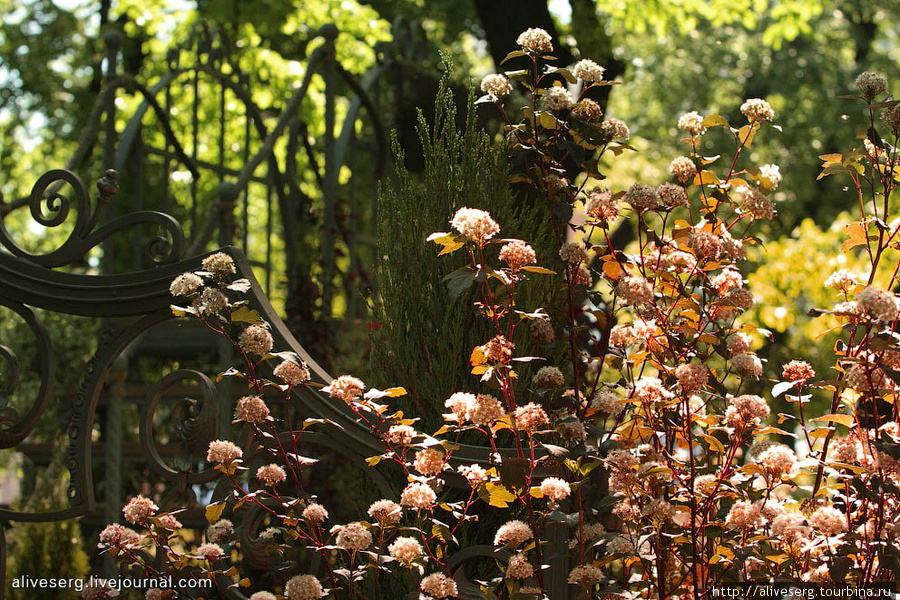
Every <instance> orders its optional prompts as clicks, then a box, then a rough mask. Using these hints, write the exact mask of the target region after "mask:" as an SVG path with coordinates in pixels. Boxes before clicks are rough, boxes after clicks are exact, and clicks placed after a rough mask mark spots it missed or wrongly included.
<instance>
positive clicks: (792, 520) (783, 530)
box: [772, 513, 810, 543]
mask: <svg viewBox="0 0 900 600" xmlns="http://www.w3.org/2000/svg"><path fill="white" fill-rule="evenodd" d="M772 533H773V534H774V535H775V536H777V537H779V538H781V539H783V540H785V541H786V542H788V543H796V542H802V541H805V540H806V538H808V537H809V534H810V528H809V526H808V525H807V524H806V519H805V518H803V515H801V514H799V513H784V514H783V515H779V516H777V517H775V518H774V519H772Z"/></svg>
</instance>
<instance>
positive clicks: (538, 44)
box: [516, 27, 553, 55]
mask: <svg viewBox="0 0 900 600" xmlns="http://www.w3.org/2000/svg"><path fill="white" fill-rule="evenodd" d="M552 39H553V38H551V37H550V34H549V33H547V32H546V31H545V30H543V29H540V28H538V27H529V28H528V29H526V30H525V31H523V32H522V33H520V34H519V37H517V38H516V43H517V44H518V45H519V47H520V48H522V50H524V51H525V52H527V53H529V54H537V55H540V54H549V53H550V52H553V42H552Z"/></svg>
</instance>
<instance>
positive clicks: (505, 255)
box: [500, 240, 537, 273]
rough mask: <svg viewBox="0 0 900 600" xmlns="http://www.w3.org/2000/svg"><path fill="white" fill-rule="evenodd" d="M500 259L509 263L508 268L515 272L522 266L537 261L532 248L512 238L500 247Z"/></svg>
mask: <svg viewBox="0 0 900 600" xmlns="http://www.w3.org/2000/svg"><path fill="white" fill-rule="evenodd" d="M500 260H502V261H503V262H505V263H506V264H507V265H509V270H510V271H512V272H513V273H515V272H516V271H518V270H519V269H521V268H522V267H525V266H527V265H531V264H534V263H536V262H537V255H536V254H535V252H534V248H532V247H531V246H529V245H528V244H526V243H525V242H523V241H522V240H514V241H512V242H509V243H507V244H505V245H504V246H503V247H502V248H500Z"/></svg>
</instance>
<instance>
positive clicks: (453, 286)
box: [443, 265, 476, 299]
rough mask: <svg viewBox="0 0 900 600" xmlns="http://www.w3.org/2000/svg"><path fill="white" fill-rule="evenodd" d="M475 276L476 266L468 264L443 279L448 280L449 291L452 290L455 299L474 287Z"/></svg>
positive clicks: (451, 293) (451, 295) (451, 294)
mask: <svg viewBox="0 0 900 600" xmlns="http://www.w3.org/2000/svg"><path fill="white" fill-rule="evenodd" d="M475 277H476V273H475V268H474V267H472V266H471V265H468V266H465V267H461V268H459V269H457V270H455V271H453V272H452V273H450V274H449V275H447V276H446V277H444V279H443V281H446V282H447V291H449V292H450V297H451V298H454V299H455V298H458V297H459V295H460V294H462V293H463V292H464V291H466V290H467V289H469V288H470V287H472V285H473V284H474V283H475Z"/></svg>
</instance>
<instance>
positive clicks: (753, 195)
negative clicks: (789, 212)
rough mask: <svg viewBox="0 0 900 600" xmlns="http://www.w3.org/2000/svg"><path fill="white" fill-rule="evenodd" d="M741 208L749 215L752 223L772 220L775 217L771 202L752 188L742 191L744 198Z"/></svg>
mask: <svg viewBox="0 0 900 600" xmlns="http://www.w3.org/2000/svg"><path fill="white" fill-rule="evenodd" d="M743 200H744V201H743V204H742V205H741V208H742V209H743V210H744V211H745V212H748V213H750V216H751V217H752V218H753V220H754V221H758V220H761V219H772V218H774V217H775V205H774V204H772V201H771V200H769V199H768V198H766V197H765V196H763V195H762V194H761V193H759V190H756V189H753V188H745V189H744V198H743Z"/></svg>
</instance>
